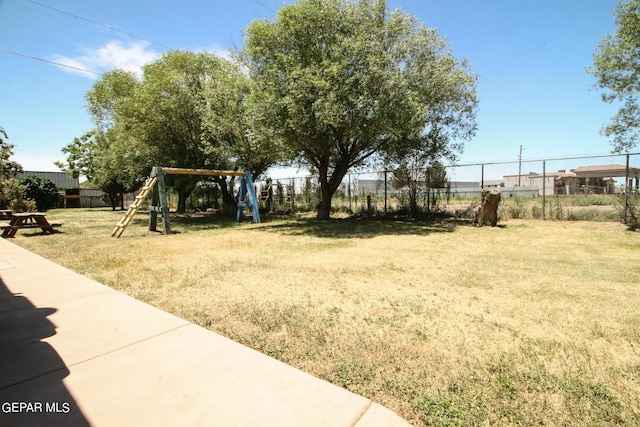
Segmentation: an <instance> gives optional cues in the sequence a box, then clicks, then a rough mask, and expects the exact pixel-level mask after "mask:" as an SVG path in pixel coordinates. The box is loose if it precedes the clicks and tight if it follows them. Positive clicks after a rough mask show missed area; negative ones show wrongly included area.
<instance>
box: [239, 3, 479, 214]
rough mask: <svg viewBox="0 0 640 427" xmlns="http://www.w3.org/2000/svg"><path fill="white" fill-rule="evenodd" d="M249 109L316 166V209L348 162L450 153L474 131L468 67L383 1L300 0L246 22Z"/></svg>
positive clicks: (324, 207)
mask: <svg viewBox="0 0 640 427" xmlns="http://www.w3.org/2000/svg"><path fill="white" fill-rule="evenodd" d="M242 58H243V62H244V63H245V64H246V66H247V69H248V70H249V73H250V75H251V76H252V78H253V79H254V81H255V84H256V88H257V90H256V91H255V92H254V105H255V110H254V117H255V118H256V120H258V121H260V123H261V124H262V125H263V126H264V128H266V129H269V130H270V132H271V133H272V134H273V136H274V137H276V138H279V139H281V140H282V141H283V142H284V144H285V145H286V147H287V149H288V150H289V155H290V156H291V157H295V158H296V159H298V160H299V161H300V162H301V163H303V164H306V165H309V166H310V167H311V168H312V169H314V170H315V171H317V173H318V175H319V181H320V189H321V201H320V204H319V206H318V218H320V219H325V218H329V215H330V207H331V199H332V196H333V194H334V192H335V191H336V190H337V189H338V187H339V185H340V183H341V181H342V179H343V177H344V176H345V174H346V173H347V171H348V170H349V169H350V168H353V167H356V166H360V165H362V164H364V163H365V162H367V161H370V160H372V159H374V158H378V159H383V158H386V157H392V158H395V159H397V158H400V157H402V156H404V155H410V154H411V153H412V152H415V151H416V150H417V151H421V152H422V151H428V152H432V153H433V157H438V155H446V156H449V157H452V156H454V155H455V153H456V152H458V151H459V150H461V149H462V141H463V140H465V139H468V138H470V137H471V136H472V135H473V134H474V132H475V127H476V125H475V109H476V104H477V100H476V76H475V75H473V74H471V73H470V72H469V69H468V66H467V63H466V62H465V61H462V62H458V61H457V60H456V59H455V58H454V57H453V55H452V52H451V50H450V48H449V46H448V45H447V43H446V41H445V39H444V38H443V37H441V36H439V35H438V34H437V32H436V30H434V29H430V28H427V27H426V26H425V25H424V24H422V23H421V22H419V21H418V20H417V18H416V17H414V16H412V15H408V14H406V13H404V12H402V11H399V10H396V11H393V12H389V10H388V7H387V3H386V1H384V0H359V1H348V0H300V1H298V2H296V3H293V4H291V5H287V6H284V7H283V8H281V9H280V10H279V11H278V15H277V18H276V20H275V21H270V20H258V21H255V22H253V23H252V24H251V25H250V26H249V27H248V28H247V29H246V37H245V46H244V48H243V51H242Z"/></svg>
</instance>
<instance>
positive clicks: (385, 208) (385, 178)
mask: <svg viewBox="0 0 640 427" xmlns="http://www.w3.org/2000/svg"><path fill="white" fill-rule="evenodd" d="M384 214H385V215H386V214H387V171H384Z"/></svg>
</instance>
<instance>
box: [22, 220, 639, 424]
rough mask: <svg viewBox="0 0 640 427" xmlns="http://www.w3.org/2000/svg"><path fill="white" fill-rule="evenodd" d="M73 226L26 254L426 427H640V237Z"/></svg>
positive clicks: (619, 231)
mask: <svg viewBox="0 0 640 427" xmlns="http://www.w3.org/2000/svg"><path fill="white" fill-rule="evenodd" d="M121 215H122V213H119V212H116V213H112V212H109V211H101V210H92V211H86V210H85V211H82V210H64V211H62V210H60V211H54V212H51V213H50V217H52V218H55V219H56V220H64V221H65V225H64V226H63V227H62V231H63V232H64V233H62V234H57V235H53V236H29V233H23V232H22V231H21V232H20V233H18V237H17V238H16V239H15V242H16V243H18V244H20V245H22V246H24V247H26V248H28V249H31V250H33V251H35V252H37V253H39V254H41V255H43V256H45V257H47V258H49V259H52V260H54V261H56V262H59V263H60V264H63V265H65V266H67V267H69V268H71V269H73V270H76V271H78V272H80V273H82V274H84V275H87V276H89V277H91V278H93V279H96V280H98V281H100V282H102V283H104V284H106V285H108V286H111V287H113V288H115V289H118V290H121V291H122V292H125V293H127V294H129V295H132V296H134V297H136V298H138V299H140V300H142V301H145V302H148V303H150V304H153V305H155V306H157V307H160V308H162V309H164V310H166V311H169V312H171V313H174V314H176V315H178V316H181V317H183V318H186V319H189V320H191V321H193V322H195V323H198V324H200V325H202V326H204V327H206V328H209V329H211V330H213V331H216V332H219V333H221V334H223V335H226V336H228V337H230V338H232V339H234V340H237V341H239V342H241V343H243V344H246V345H248V346H251V347H253V348H256V349H258V350H260V351H262V352H264V353H266V354H269V355H271V356H273V357H276V358H278V359H280V360H283V361H285V362H287V363H289V364H291V365H293V366H296V367H298V368H300V369H303V370H305V371H307V372H310V373H312V374H314V375H316V376H319V377H321V378H323V379H326V380H328V381H331V382H333V383H335V384H338V385H340V386H343V387H346V388H348V389H349V390H352V391H354V392H356V393H360V394H362V395H365V396H367V397H370V398H372V399H374V400H375V401H377V402H379V403H381V404H383V405H386V406H388V407H389V408H391V409H393V410H395V411H397V412H398V413H399V414H400V415H402V416H403V417H405V418H406V419H408V420H409V421H411V422H412V423H414V424H416V425H477V424H497V425H534V424H545V425H607V424H626V425H634V424H640V348H639V346H640V312H639V311H638V307H640V293H639V292H638V284H639V283H640V269H639V268H638V265H637V259H638V256H639V255H640V236H639V235H638V233H633V232H629V231H626V228H625V227H624V226H623V225H621V224H617V223H591V222H556V221H546V222H542V221H533V220H529V221H516V220H512V221H509V222H507V223H506V224H505V225H503V226H502V227H498V228H487V227H485V228H475V227H472V226H470V225H469V224H468V223H465V222H456V221H454V220H447V221H441V222H434V223H428V222H410V221H405V220H402V219H372V220H357V219H342V220H332V221H329V222H320V223H319V222H316V221H314V220H305V219H297V220H293V219H288V220H287V219H280V220H272V221H267V222H264V223H262V224H255V225H254V224H250V223H244V224H240V225H237V224H235V223H234V222H232V221H231V220H221V219H219V218H210V217H209V218H207V217H204V218H192V219H189V218H176V219H175V220H174V221H173V223H172V226H173V228H174V229H175V230H177V231H179V232H180V233H179V234H174V235H171V236H166V237H163V236H161V235H157V234H152V233H149V232H148V231H146V228H145V225H144V222H145V221H146V217H145V216H144V215H139V216H138V217H137V218H139V222H136V223H134V224H132V225H131V226H130V227H129V229H127V230H126V231H125V233H124V235H123V237H122V238H121V239H111V238H109V234H110V232H111V229H112V228H113V226H114V224H115V223H116V222H117V221H118V220H119V219H120V217H121Z"/></svg>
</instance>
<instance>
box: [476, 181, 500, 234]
mask: <svg viewBox="0 0 640 427" xmlns="http://www.w3.org/2000/svg"><path fill="white" fill-rule="evenodd" d="M500 197H501V195H500V190H498V189H493V190H491V191H489V190H482V201H481V203H480V207H479V208H478V211H477V212H476V220H475V224H476V225H478V226H480V227H482V226H483V225H491V226H492V227H495V226H496V224H498V205H500Z"/></svg>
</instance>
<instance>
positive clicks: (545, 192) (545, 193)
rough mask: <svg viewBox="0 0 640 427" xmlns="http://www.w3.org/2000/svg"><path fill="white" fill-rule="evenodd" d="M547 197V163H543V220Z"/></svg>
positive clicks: (544, 161)
mask: <svg viewBox="0 0 640 427" xmlns="http://www.w3.org/2000/svg"><path fill="white" fill-rule="evenodd" d="M546 197H547V161H546V160H543V161H542V219H543V220H544V219H545V202H546Z"/></svg>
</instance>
